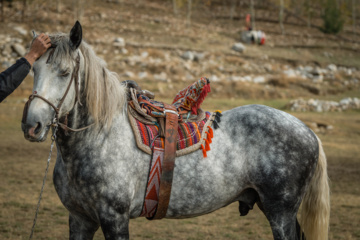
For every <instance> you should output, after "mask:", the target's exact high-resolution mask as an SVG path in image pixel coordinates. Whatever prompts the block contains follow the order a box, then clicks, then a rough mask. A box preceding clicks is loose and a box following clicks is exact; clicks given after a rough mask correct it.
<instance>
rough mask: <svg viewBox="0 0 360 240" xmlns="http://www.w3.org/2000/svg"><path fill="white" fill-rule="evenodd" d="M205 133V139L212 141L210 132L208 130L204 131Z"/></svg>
mask: <svg viewBox="0 0 360 240" xmlns="http://www.w3.org/2000/svg"><path fill="white" fill-rule="evenodd" d="M205 133H206V135H207V140H208V141H209V143H212V140H211V136H210V133H209V132H205Z"/></svg>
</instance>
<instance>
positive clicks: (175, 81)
mask: <svg viewBox="0 0 360 240" xmlns="http://www.w3.org/2000/svg"><path fill="white" fill-rule="evenodd" d="M13 2H14V6H13V8H11V9H10V8H7V7H6V9H5V15H6V16H7V17H8V18H7V19H6V20H5V21H4V22H0V29H1V33H0V34H3V36H5V37H4V39H5V38H7V37H10V38H14V37H15V38H21V40H23V45H24V47H26V46H27V43H29V42H30V40H31V36H30V34H27V35H25V36H22V35H20V34H19V33H17V32H16V31H15V30H14V27H15V26H21V27H23V28H24V29H26V30H27V31H30V30H31V29H35V30H36V31H38V32H49V33H51V32H57V31H60V32H69V31H70V29H71V27H72V26H73V24H74V20H75V17H74V12H76V9H75V10H74V9H73V8H72V6H73V5H72V4H73V3H75V2H76V1H72V0H71V1H70V0H63V1H43V0H42V1H35V0H34V1H27V2H28V3H29V4H28V11H27V12H26V16H25V21H23V22H21V21H20V20H19V16H20V15H19V14H20V13H21V9H22V1H13ZM40 2H41V4H40ZM59 2H61V4H62V5H61V8H60V9H61V11H59V10H57V8H56V6H55V3H59ZM82 2H84V3H85V2H86V4H85V5H86V6H85V8H84V9H83V11H84V15H83V16H82V19H81V24H82V26H83V30H84V35H83V36H84V39H85V40H86V41H87V42H88V43H90V44H91V46H92V47H93V48H94V50H95V52H96V53H97V54H98V56H100V57H102V58H104V59H105V60H106V61H107V63H108V66H109V69H110V70H112V71H115V72H117V73H119V75H121V76H123V75H122V74H124V73H125V72H126V71H132V72H133V73H134V78H132V77H129V78H128V79H133V80H137V81H138V82H139V84H140V85H141V86H142V87H143V89H149V90H151V91H154V92H155V93H156V95H157V99H158V97H159V96H160V97H166V98H168V99H160V100H164V101H165V102H168V103H169V102H171V100H170V98H171V97H172V96H173V95H174V94H175V93H176V92H177V91H179V90H180V89H182V88H184V87H185V86H186V85H188V84H190V82H186V81H187V80H186V79H185V80H183V78H185V76H186V73H191V74H192V75H193V76H194V81H195V79H196V78H198V77H200V76H208V77H210V76H211V75H213V74H222V75H224V76H230V75H232V74H233V75H236V74H238V75H239V76H245V75H249V74H250V75H251V74H252V75H254V76H255V75H256V76H258V75H264V74H266V75H267V74H272V76H271V78H269V79H268V80H269V81H268V82H267V83H264V84H257V83H249V82H241V81H229V80H228V79H226V78H223V79H221V81H220V80H219V81H218V82H215V81H214V82H212V90H213V91H212V92H211V94H209V97H208V98H207V99H206V100H205V102H204V103H203V105H202V108H203V109H206V110H210V111H212V110H217V109H219V110H227V109H231V108H234V107H236V106H241V105H247V104H264V105H268V106H271V107H275V108H278V109H281V110H284V106H285V105H286V104H287V103H288V102H289V101H290V100H292V99H295V98H299V97H302V98H304V99H309V98H314V99H321V100H334V101H339V100H341V99H343V98H347V97H358V98H359V86H360V85H357V87H354V88H351V87H350V86H348V85H347V84H345V82H348V81H350V80H352V79H353V78H354V79H355V78H356V79H360V75H355V74H348V75H349V76H348V75H347V74H345V73H342V74H343V75H341V74H336V75H335V76H334V78H332V79H324V84H322V85H320V84H317V83H314V82H311V81H310V80H309V79H307V80H304V79H302V78H287V77H284V76H283V74H282V72H283V70H284V69H283V67H285V66H287V67H291V68H294V69H295V68H296V67H298V66H307V65H309V66H313V67H323V68H326V67H327V66H328V64H331V63H333V64H336V65H337V66H338V67H348V68H356V69H357V70H356V73H357V74H359V71H358V69H359V68H360V61H359V46H360V41H359V35H360V31H359V30H358V29H360V28H358V29H357V30H356V33H354V34H353V33H352V29H351V26H350V25H347V26H345V29H344V31H343V32H341V33H340V34H338V35H326V34H324V33H322V32H320V31H319V29H318V28H316V27H312V28H308V27H307V26H306V24H304V23H301V22H299V21H298V20H297V19H296V18H294V17H292V16H289V18H288V20H287V21H286V22H285V30H286V34H285V35H282V34H281V32H280V28H279V24H278V22H277V19H278V12H277V11H273V10H271V9H270V10H269V9H266V8H259V9H257V12H256V16H258V17H259V19H258V20H257V28H258V29H261V30H264V31H265V32H266V34H267V42H266V44H265V45H264V46H261V47H260V46H256V45H246V47H247V50H246V51H245V52H244V53H241V54H240V53H234V51H232V50H231V46H232V45H233V44H234V43H235V42H238V41H239V37H240V35H239V32H240V31H241V30H242V29H243V28H244V26H243V25H244V21H243V20H241V19H240V18H242V19H244V18H245V14H246V13H247V8H245V7H243V8H241V9H240V10H239V12H237V17H238V18H239V20H236V21H235V20H234V21H232V20H230V19H228V18H226V17H224V16H227V14H228V10H227V7H223V6H222V4H219V5H216V6H213V7H212V8H210V7H203V8H200V5H198V6H197V8H196V9H194V12H193V17H192V24H191V25H190V26H187V25H186V15H185V14H186V11H185V10H186V8H185V7H183V8H182V9H181V11H180V14H179V15H178V16H174V15H173V14H172V6H171V1H160V0H156V1H155V0H154V1H149V0H137V1H120V2H121V4H115V3H113V2H115V1H104V0H89V1H82ZM105 2H106V3H105ZM194 2H195V1H194ZM198 2H200V1H198ZM203 2H205V1H203ZM208 2H211V1H208ZM216 2H221V3H225V2H230V1H216ZM257 2H265V1H257ZM292 2H295V1H292ZM224 6H225V5H224ZM313 22H314V24H315V25H317V26H321V19H320V18H314V19H313ZM349 32H351V34H349ZM118 37H122V38H124V39H125V40H126V50H127V51H128V53H127V54H122V53H121V51H120V49H119V48H117V47H115V46H114V39H115V38H118ZM0 40H1V36H0ZM151 46H152V47H151ZM0 47H2V46H0ZM187 50H192V51H195V52H204V53H205V54H206V55H205V56H206V58H210V60H211V61H212V62H214V64H213V65H212V64H210V65H209V66H205V65H201V64H200V63H199V62H197V61H193V62H190V63H189V62H186V63H184V64H183V63H182V62H181V61H180V60H179V59H180V56H181V54H182V53H183V52H184V51H187ZM143 52H147V54H148V55H149V56H150V57H152V58H154V59H157V58H158V59H160V60H161V62H160V64H156V62H155V63H154V62H152V63H151V62H149V61H147V62H141V61H140V62H139V63H136V64H135V63H134V64H130V63H129V59H130V58H131V57H134V56H137V57H140V55H141V54H142V53H143ZM169 56H170V61H169V60H168V59H167V58H168V57H169ZM174 56H175V57H174ZM329 56H330V57H329ZM0 60H1V61H2V59H1V58H0ZM175 60H176V61H175ZM1 61H0V64H2V62H1ZM9 61H10V60H9ZM130 62H131V61H130ZM179 62H180V63H181V64H179ZM11 63H12V62H11ZM179 65H180V66H179ZM249 65H250V66H255V67H256V68H254V69H249V68H246V66H249ZM265 65H270V67H271V69H272V70H266V71H268V72H269V73H268V72H261V71H260V72H258V69H259V67H264V66H265ZM4 69H5V66H2V65H0V71H2V70H4ZM142 71H148V72H149V73H151V74H155V73H162V72H163V71H164V72H166V73H167V76H168V80H167V81H155V80H154V79H147V78H143V79H140V77H138V74H137V73H139V72H142ZM222 75H219V76H222ZM190 78H191V77H190ZM125 79H126V78H122V80H125ZM191 83H192V82H191ZM32 85H33V84H32V78H31V77H28V78H27V79H26V80H25V81H24V82H23V84H22V85H21V86H20V87H19V88H18V89H17V90H16V91H15V92H14V94H12V95H11V96H10V97H9V98H8V99H6V101H4V102H2V103H1V104H0V180H1V181H0V183H1V184H0V240H2V239H14V240H17V239H28V237H29V234H30V231H31V227H32V224H33V218H34V214H35V209H36V204H37V201H38V197H39V193H40V189H41V184H42V179H43V176H44V172H45V168H46V160H47V158H48V153H49V149H50V141H49V140H47V141H46V142H44V143H30V142H28V141H26V140H25V139H24V137H23V133H22V131H21V116H22V111H23V106H24V98H26V96H28V95H29V94H30V93H31V91H32V90H31V89H32ZM313 89H315V90H318V91H316V93H314V91H313ZM320 90H321V91H320ZM291 114H293V115H295V116H296V117H298V118H300V119H301V120H303V121H304V122H305V123H311V122H316V123H325V124H326V125H331V126H333V129H332V130H327V131H325V130H324V129H320V132H318V133H317V134H318V136H319V137H320V139H321V140H322V141H323V145H324V149H325V153H326V155H327V158H328V172H329V177H330V181H331V183H330V187H331V219H330V234H329V238H330V239H331V240H356V239H360V227H359V223H360V111H359V110H357V111H355V110H354V111H347V112H332V113H314V112H308V113H293V112H291ZM48 138H49V137H48ZM54 152H55V153H54V154H53V157H52V160H51V163H50V170H49V174H48V178H47V182H46V186H45V191H44V194H43V200H42V203H41V206H40V211H39V215H38V221H37V225H36V228H35V233H34V239H68V237H69V233H68V213H67V210H66V209H65V208H64V207H63V205H62V204H61V202H60V200H59V198H58V196H57V194H56V192H55V189H54V185H53V183H52V171H53V168H54V165H55V157H56V151H54ZM119 194H121V193H119ZM130 238H131V239H135V240H138V239H159V240H165V239H166V240H170V239H179V240H185V239H186V240H204V239H240V240H245V239H246V240H255V239H256V240H259V239H272V233H271V229H270V226H269V223H268V221H267V219H266V218H265V216H264V215H263V214H262V213H261V211H260V210H259V209H258V208H257V207H255V208H254V210H253V211H251V212H249V214H248V215H247V216H245V217H240V214H239V211H238V204H237V203H234V204H231V205H229V206H227V207H225V208H222V209H220V210H218V211H215V212H213V213H211V214H208V215H205V216H201V217H197V218H191V219H183V220H166V219H165V220H161V221H148V220H146V219H145V218H138V219H134V220H131V221H130ZM95 239H104V237H103V235H102V232H101V230H99V231H98V232H97V233H96V235H95Z"/></svg>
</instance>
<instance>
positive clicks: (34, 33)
mask: <svg viewBox="0 0 360 240" xmlns="http://www.w3.org/2000/svg"><path fill="white" fill-rule="evenodd" d="M32 34H33V39H35V38H36V37H37V36H38V35H37V34H36V32H35V30H32Z"/></svg>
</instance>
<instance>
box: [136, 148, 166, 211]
mask: <svg viewBox="0 0 360 240" xmlns="http://www.w3.org/2000/svg"><path fill="white" fill-rule="evenodd" d="M163 160H164V149H163V148H156V147H154V153H153V157H152V160H151V167H150V173H149V179H148V185H147V188H146V194H145V200H144V205H143V209H142V212H141V214H140V217H147V218H151V217H153V216H154V215H155V213H156V209H157V205H158V202H159V189H160V178H161V173H162V168H161V166H162V163H163Z"/></svg>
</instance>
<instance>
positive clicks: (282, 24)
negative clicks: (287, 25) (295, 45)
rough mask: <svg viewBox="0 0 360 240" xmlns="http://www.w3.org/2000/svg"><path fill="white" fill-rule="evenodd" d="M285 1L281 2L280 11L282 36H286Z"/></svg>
mask: <svg viewBox="0 0 360 240" xmlns="http://www.w3.org/2000/svg"><path fill="white" fill-rule="evenodd" d="M283 21H284V0H280V11H279V23H280V29H281V34H283V35H284V34H285V30H284V23H283Z"/></svg>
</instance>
